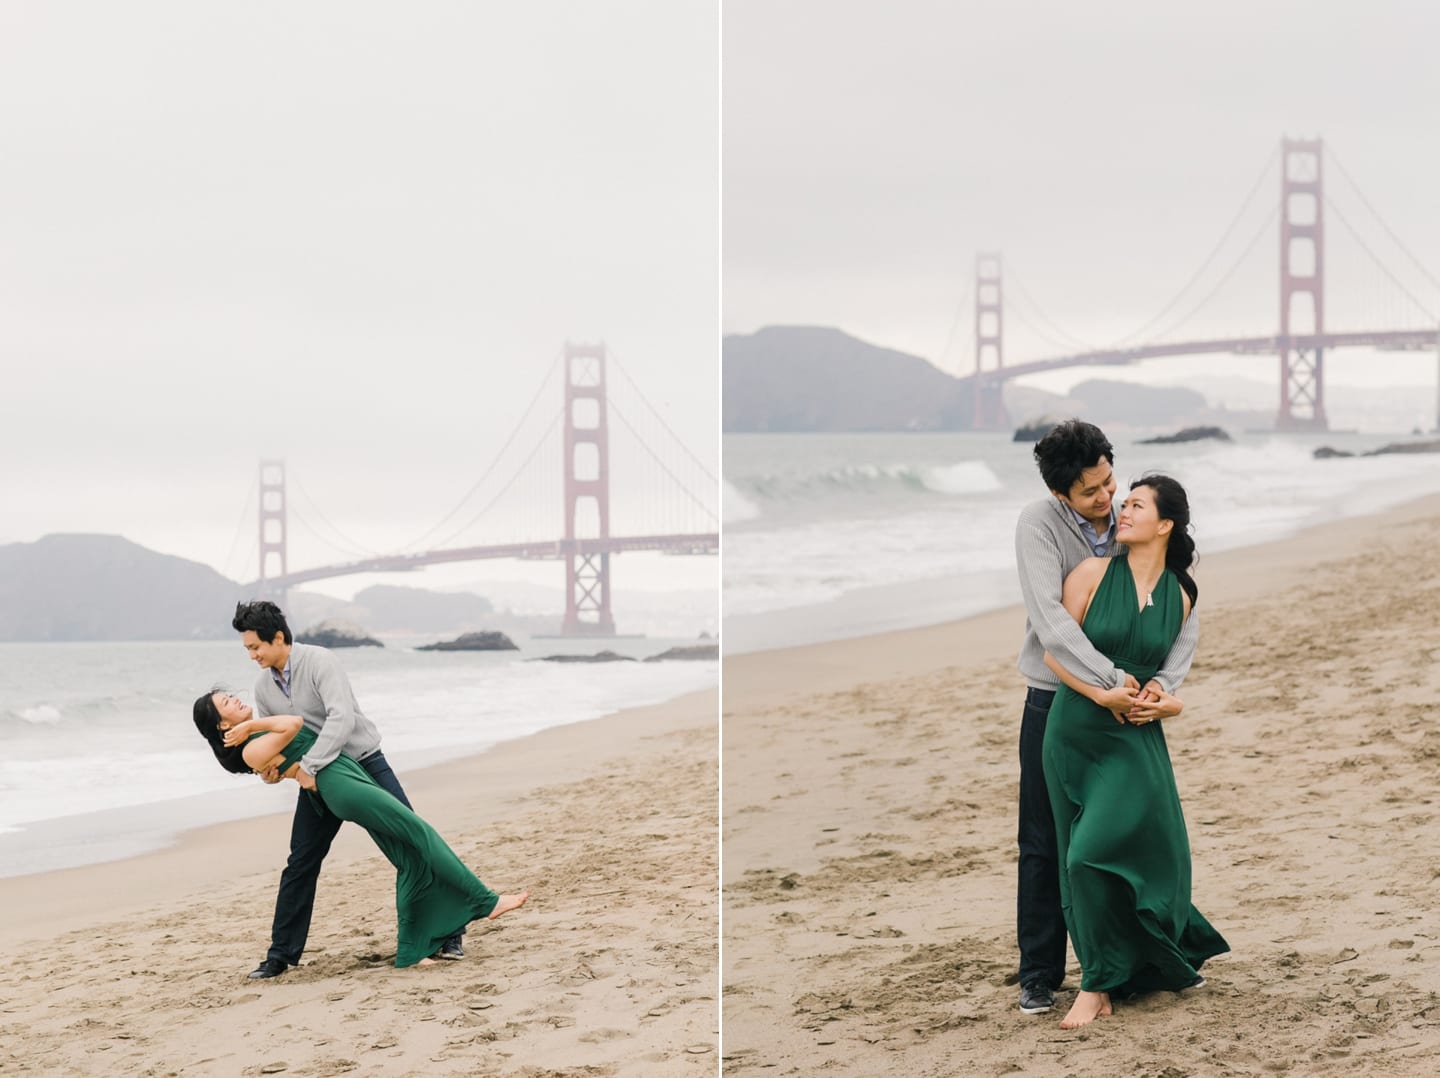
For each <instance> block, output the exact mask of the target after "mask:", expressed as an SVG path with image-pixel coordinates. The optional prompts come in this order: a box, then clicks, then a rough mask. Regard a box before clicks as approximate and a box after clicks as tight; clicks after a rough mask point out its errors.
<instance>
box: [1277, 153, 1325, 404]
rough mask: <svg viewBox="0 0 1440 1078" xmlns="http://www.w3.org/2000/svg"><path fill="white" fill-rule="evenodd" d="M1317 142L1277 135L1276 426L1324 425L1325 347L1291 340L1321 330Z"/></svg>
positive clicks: (1321, 202) (1321, 204) (1322, 285)
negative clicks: (1283, 137)
mask: <svg viewBox="0 0 1440 1078" xmlns="http://www.w3.org/2000/svg"><path fill="white" fill-rule="evenodd" d="M1323 146H1324V144H1323V143H1322V142H1321V140H1320V139H1288V138H1287V139H1281V141H1280V411H1279V412H1278V413H1277V415H1276V416H1275V429H1276V430H1328V429H1329V424H1328V423H1327V422H1326V420H1325V350H1324V349H1323V348H1321V347H1320V345H1319V343H1318V341H1316V342H1311V344H1310V345H1309V346H1306V345H1304V344H1302V343H1297V341H1296V340H1295V338H1296V337H1300V338H1304V337H1308V336H1312V335H1313V336H1314V337H1319V336H1320V334H1322V333H1324V332H1325V227H1324V226H1325V212H1324V188H1323V186H1322V183H1321V180H1322V173H1321V157H1322V150H1323ZM1307 298H1308V301H1309V302H1308V303H1306V302H1305V300H1306V299H1307ZM1297 300H1299V301H1300V302H1298V303H1297ZM1307 308H1308V310H1307ZM1307 315H1308V317H1306V316H1307ZM1297 316H1298V317H1297ZM1297 322H1298V323H1300V325H1299V327H1298V328H1297V325H1296V323H1297ZM1292 334H1293V335H1294V336H1292Z"/></svg>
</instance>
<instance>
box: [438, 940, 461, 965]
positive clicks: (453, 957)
mask: <svg viewBox="0 0 1440 1078" xmlns="http://www.w3.org/2000/svg"><path fill="white" fill-rule="evenodd" d="M435 957H436V958H444V959H447V960H448V961H451V962H458V961H460V959H462V958H464V957H465V948H464V947H461V946H460V937H459V936H451V937H450V938H449V939H448V940H446V941H445V942H444V943H442V944H441V945H440V950H438V951H436V952H435Z"/></svg>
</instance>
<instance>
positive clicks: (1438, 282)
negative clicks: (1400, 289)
mask: <svg viewBox="0 0 1440 1078" xmlns="http://www.w3.org/2000/svg"><path fill="white" fill-rule="evenodd" d="M1325 156H1326V157H1328V158H1329V159H1330V163H1331V164H1333V165H1334V166H1335V167H1336V169H1338V170H1339V172H1340V175H1341V176H1342V177H1344V179H1345V182H1346V183H1348V184H1349V185H1350V189H1351V190H1352V191H1354V192H1355V195H1356V197H1357V198H1359V199H1360V203H1361V205H1363V206H1364V207H1365V208H1366V209H1367V210H1369V211H1370V216H1371V217H1373V218H1375V222H1376V224H1378V225H1379V226H1380V227H1381V228H1382V229H1383V230H1384V232H1385V235H1387V236H1389V237H1390V239H1391V240H1392V241H1393V242H1394V244H1395V246H1396V247H1398V248H1400V250H1401V252H1402V253H1404V255H1405V257H1406V258H1408V259H1410V261H1411V262H1412V263H1414V265H1415V268H1416V269H1418V270H1419V271H1420V272H1421V273H1422V274H1424V275H1425V278H1426V279H1427V280H1428V281H1429V282H1430V283H1431V284H1433V285H1434V286H1435V287H1436V288H1440V279H1437V278H1436V276H1435V275H1434V274H1433V273H1431V272H1430V270H1429V269H1428V268H1426V266H1425V264H1424V263H1423V262H1421V261H1420V259H1418V258H1417V257H1415V254H1414V253H1413V252H1412V251H1411V250H1410V248H1409V247H1407V246H1405V242H1404V241H1403V240H1402V239H1401V238H1400V237H1399V236H1397V235H1396V234H1395V230H1394V229H1392V228H1391V227H1390V226H1389V225H1388V224H1387V223H1386V222H1385V218H1383V217H1381V216H1380V211H1379V210H1377V209H1376V208H1375V207H1374V205H1372V204H1371V202H1370V200H1369V199H1368V198H1366V197H1365V192H1364V191H1362V190H1361V189H1360V185H1359V184H1358V183H1356V182H1355V179H1354V177H1352V176H1351V175H1350V173H1349V171H1347V170H1346V168H1345V166H1344V164H1342V163H1341V161H1340V158H1339V157H1337V156H1336V154H1335V151H1334V150H1332V149H1331V148H1330V144H1329V143H1328V142H1327V143H1326V144H1325ZM1326 201H1327V202H1328V201H1329V200H1328V199H1327V200H1326ZM1346 227H1349V226H1348V225H1347V226H1346Z"/></svg>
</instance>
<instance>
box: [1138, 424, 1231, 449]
mask: <svg viewBox="0 0 1440 1078" xmlns="http://www.w3.org/2000/svg"><path fill="white" fill-rule="evenodd" d="M1206 438H1213V439H1214V440H1215V441H1217V442H1229V441H1233V439H1232V438H1231V437H1230V435H1228V434H1226V433H1225V432H1224V431H1223V430H1221V429H1220V428H1219V427H1186V428H1185V429H1184V430H1177V431H1176V432H1175V433H1174V434H1160V435H1157V436H1155V437H1154V438H1141V439H1140V440H1139V441H1138V442H1136V443H1135V444H1136V445H1175V444H1177V443H1180V442H1200V441H1204V440H1205V439H1206Z"/></svg>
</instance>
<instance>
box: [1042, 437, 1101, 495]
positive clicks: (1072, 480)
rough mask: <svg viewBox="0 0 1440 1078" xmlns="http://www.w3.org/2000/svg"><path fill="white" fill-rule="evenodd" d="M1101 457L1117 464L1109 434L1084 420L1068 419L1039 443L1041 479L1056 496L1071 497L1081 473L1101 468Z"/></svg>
mask: <svg viewBox="0 0 1440 1078" xmlns="http://www.w3.org/2000/svg"><path fill="white" fill-rule="evenodd" d="M1101 457H1104V458H1105V459H1106V460H1108V461H1109V462H1110V464H1111V465H1112V466H1113V465H1114V464H1115V450H1114V449H1113V448H1112V447H1111V445H1110V440H1109V439H1108V438H1106V437H1105V432H1104V431H1102V430H1101V429H1100V428H1099V427H1097V426H1096V425H1095V424H1094V423H1086V422H1085V421H1084V420H1083V419H1067V420H1065V422H1063V423H1061V424H1060V425H1059V426H1057V427H1056V428H1055V429H1054V430H1052V431H1051V432H1050V433H1049V434H1047V435H1045V437H1043V438H1041V439H1040V440H1039V441H1038V442H1036V443H1035V463H1036V464H1038V465H1039V466H1040V478H1042V479H1043V480H1045V486H1046V487H1048V488H1049V489H1051V490H1053V491H1054V492H1055V493H1056V494H1064V495H1067V496H1068V495H1069V493H1070V488H1071V487H1073V486H1074V485H1075V484H1076V483H1077V482H1078V481H1079V479H1080V473H1081V472H1083V471H1084V470H1085V469H1086V468H1093V467H1095V465H1097V464H1099V463H1100V458H1101Z"/></svg>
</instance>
